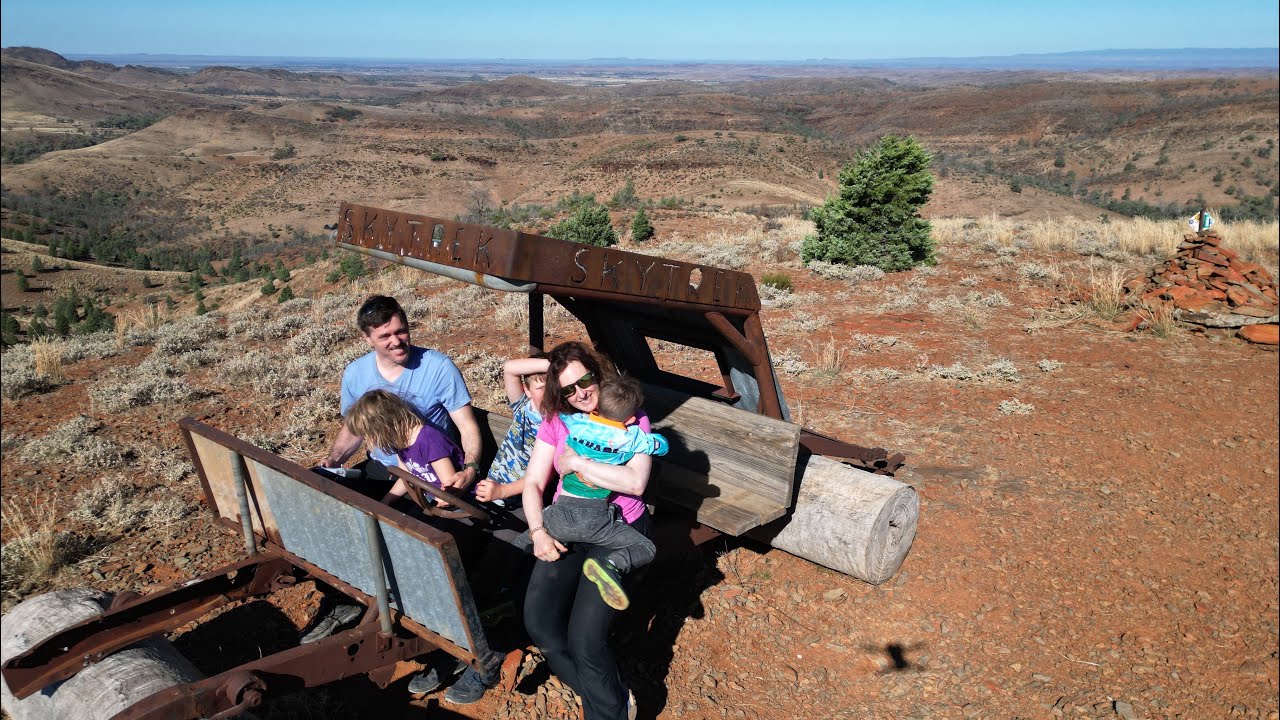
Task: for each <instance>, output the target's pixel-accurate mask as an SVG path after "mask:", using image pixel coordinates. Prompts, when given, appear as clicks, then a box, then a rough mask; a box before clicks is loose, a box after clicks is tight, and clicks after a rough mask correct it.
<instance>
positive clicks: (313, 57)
mask: <svg viewBox="0 0 1280 720" xmlns="http://www.w3.org/2000/svg"><path fill="white" fill-rule="evenodd" d="M22 47H27V48H34V49H39V50H47V51H49V52H55V53H57V54H59V55H62V56H63V57H67V58H71V56H79V57H81V58H89V57H92V56H97V57H116V58H245V59H275V60H364V61H384V62H420V63H457V62H473V63H474V62H509V63H534V62H543V63H575V62H593V63H600V62H613V63H637V62H639V63H701V64H743V63H755V64H758V63H770V64H774V63H776V64H783V63H791V64H798V63H810V64H812V63H860V62H886V61H921V60H947V61H956V60H987V59H993V58H1035V57H1059V56H1073V55H1076V56H1078V55H1105V54H1114V53H1170V52H1187V51H1190V52H1201V53H1203V52H1263V51H1270V52H1276V53H1280V46H1277V47H1267V46H1257V47H1220V46H1214V47H1194V46H1183V47H1163V48H1105V49H1098V50H1063V51H1058V52H1043V53H1011V54H1006V55H913V56H899V57H863V58H831V57H821V58H802V59H779V58H773V59H766V58H705V57H701V58H700V57H672V58H650V57H626V56H619V57H586V58H570V57H561V58H520V57H437V58H430V57H377V56H359V55H266V54H233V53H207V52H206V53H175V52H92V51H90V52H81V51H63V52H59V51H56V50H49V49H48V48H39V47H36V46H33V45H13V46H6V47H4V48H3V49H4V50H12V49H17V48H22ZM1276 60H1277V62H1278V63H1280V57H1278V58H1277V59H1276Z"/></svg>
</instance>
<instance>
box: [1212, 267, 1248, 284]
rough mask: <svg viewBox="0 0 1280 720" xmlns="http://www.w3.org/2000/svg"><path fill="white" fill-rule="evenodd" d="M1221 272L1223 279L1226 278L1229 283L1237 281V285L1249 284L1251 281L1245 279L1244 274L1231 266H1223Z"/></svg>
mask: <svg viewBox="0 0 1280 720" xmlns="http://www.w3.org/2000/svg"><path fill="white" fill-rule="evenodd" d="M1219 274H1220V275H1221V276H1222V279H1223V280H1226V281H1227V282H1229V283H1235V284H1237V285H1248V284H1249V281H1248V280H1245V279H1244V276H1243V275H1241V274H1240V273H1238V272H1236V271H1235V270H1232V269H1231V268H1223V269H1222V270H1220V271H1219Z"/></svg>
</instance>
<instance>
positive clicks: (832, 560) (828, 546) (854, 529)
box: [748, 455, 920, 585]
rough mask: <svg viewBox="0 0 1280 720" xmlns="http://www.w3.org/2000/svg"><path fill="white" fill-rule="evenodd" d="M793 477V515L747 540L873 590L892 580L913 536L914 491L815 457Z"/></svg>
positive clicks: (917, 511)
mask: <svg viewBox="0 0 1280 720" xmlns="http://www.w3.org/2000/svg"><path fill="white" fill-rule="evenodd" d="M797 472H798V473H799V474H800V478H799V482H800V491H799V494H798V495H797V497H796V504H795V508H794V510H793V512H792V513H790V514H789V515H788V516H786V517H784V518H782V519H780V520H778V521H776V522H774V523H771V524H769V525H766V526H764V527H762V528H759V529H757V530H755V531H753V532H751V533H748V536H749V537H753V538H757V539H760V540H764V541H765V542H768V543H769V544H770V545H772V546H773V547H775V548H778V549H779V550H785V551H786V552H789V553H791V554H792V555H796V556H798V557H802V558H804V559H805V560H809V561H810V562H814V563H817V564H819V565H822V566H824V567H829V568H831V569H832V570H838V571H840V572H842V573H845V574H846V575H852V576H853V577H856V578H858V579H859V580H862V581H864V582H868V583H871V584H873V585H879V584H880V583H883V582H885V581H886V580H888V579H890V578H892V577H893V576H894V575H895V574H896V573H897V572H898V568H900V567H901V566H902V561H903V559H904V558H906V556H907V551H909V550H910V549H911V543H912V541H913V540H914V539H915V536H916V523H917V522H918V521H919V517H920V498H919V496H918V495H916V491H915V489H914V488H912V487H911V486H909V485H905V484H903V483H901V482H898V481H897V480H894V479H893V478H891V477H886V476H884V475H875V474H873V473H869V472H866V471H864V470H859V469H857V468H853V467H850V466H848V465H845V464H844V463H841V462H837V461H835V460H831V459H829V458H825V457H822V456H820V455H815V456H812V457H810V458H809V459H808V461H807V462H806V463H804V465H803V468H801V469H798V470H797Z"/></svg>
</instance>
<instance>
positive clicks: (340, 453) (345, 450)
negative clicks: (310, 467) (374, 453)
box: [321, 423, 364, 467]
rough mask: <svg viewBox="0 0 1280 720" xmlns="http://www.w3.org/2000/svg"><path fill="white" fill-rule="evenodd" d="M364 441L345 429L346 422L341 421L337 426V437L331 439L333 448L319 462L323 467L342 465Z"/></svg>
mask: <svg viewBox="0 0 1280 720" xmlns="http://www.w3.org/2000/svg"><path fill="white" fill-rule="evenodd" d="M363 443H364V438H362V437H360V436H359V435H355V434H353V433H352V432H351V431H350V430H348V429H347V424H346V423H342V425H340V426H339V427H338V437H337V439H336V440H334V441H333V449H332V450H330V451H329V456H328V457H326V458H325V459H324V462H322V463H321V465H322V466H323V467H342V464H343V463H345V462H346V461H347V458H350V457H351V456H352V455H354V454H355V452H356V451H357V450H359V449H360V446H361V445H362V444H363Z"/></svg>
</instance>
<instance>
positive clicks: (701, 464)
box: [645, 385, 800, 507]
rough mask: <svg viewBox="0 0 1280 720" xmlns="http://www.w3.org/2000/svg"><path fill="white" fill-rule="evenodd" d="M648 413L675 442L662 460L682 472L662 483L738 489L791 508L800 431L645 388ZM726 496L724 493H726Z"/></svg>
mask: <svg viewBox="0 0 1280 720" xmlns="http://www.w3.org/2000/svg"><path fill="white" fill-rule="evenodd" d="M645 410H646V411H647V412H648V413H649V418H650V422H651V423H652V425H653V430H654V432H658V433H662V434H663V435H665V436H666V438H667V440H668V441H670V443H671V452H670V453H669V454H668V455H667V456H666V457H665V458H660V459H659V461H660V462H662V463H663V464H664V465H673V466H676V467H677V468H680V469H682V470H683V471H682V470H675V471H673V472H664V474H663V482H678V483H682V484H688V483H694V484H698V481H697V478H698V477H699V476H705V477H706V478H707V481H706V483H707V484H709V485H711V486H713V487H719V488H728V487H732V488H739V489H742V490H746V491H748V492H751V493H754V494H757V495H760V496H762V497H764V498H766V499H768V500H770V501H772V502H773V503H775V504H779V505H782V506H783V507H786V506H787V505H789V504H790V502H791V496H792V488H793V483H794V481H795V466H796V456H797V454H798V452H799V449H800V426H799V425H795V424H792V423H788V422H783V421H781V420H774V419H772V418H768V417H764V416H762V415H756V414H753V413H749V412H746V411H744V410H739V409H737V408H732V407H729V406H727V405H724V404H722V403H718V402H715V401H713V400H707V399H704V398H697V397H690V396H687V395H683V394H681V393H676V392H673V391H671V390H667V389H665V388H661V387H657V386H653V385H646V386H645ZM722 494H723V493H722Z"/></svg>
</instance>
